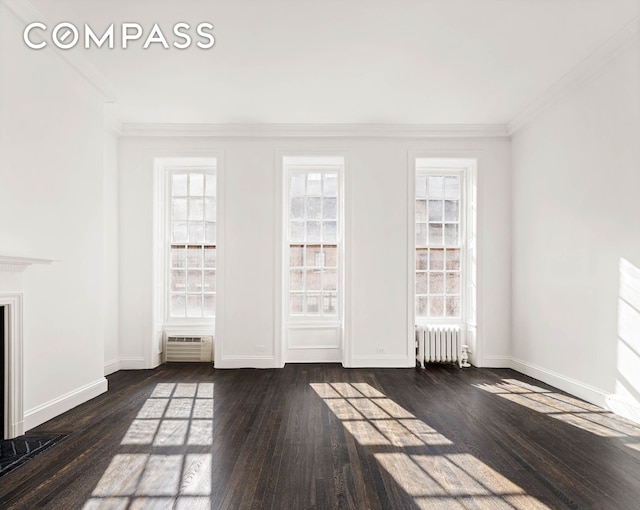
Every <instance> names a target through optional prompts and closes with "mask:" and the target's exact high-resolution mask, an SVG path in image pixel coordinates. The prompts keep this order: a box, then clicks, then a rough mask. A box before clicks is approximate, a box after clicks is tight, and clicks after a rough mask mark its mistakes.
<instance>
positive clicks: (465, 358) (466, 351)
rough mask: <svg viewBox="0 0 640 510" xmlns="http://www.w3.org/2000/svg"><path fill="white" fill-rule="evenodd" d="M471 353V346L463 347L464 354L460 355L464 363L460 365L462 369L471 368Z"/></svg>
mask: <svg viewBox="0 0 640 510" xmlns="http://www.w3.org/2000/svg"><path fill="white" fill-rule="evenodd" d="M470 352H471V351H470V350H469V346H468V345H463V346H462V353H461V355H460V357H461V358H462V362H461V363H460V366H461V367H462V368H468V367H470V366H471V363H469V353H470Z"/></svg>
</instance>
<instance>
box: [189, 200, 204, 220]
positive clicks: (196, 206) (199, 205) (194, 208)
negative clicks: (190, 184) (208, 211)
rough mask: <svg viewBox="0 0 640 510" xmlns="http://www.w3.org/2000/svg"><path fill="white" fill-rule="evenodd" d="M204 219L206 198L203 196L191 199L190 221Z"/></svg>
mask: <svg viewBox="0 0 640 510" xmlns="http://www.w3.org/2000/svg"><path fill="white" fill-rule="evenodd" d="M203 219H204V200H203V199H202V198H190V199H189V221H202V220H203Z"/></svg>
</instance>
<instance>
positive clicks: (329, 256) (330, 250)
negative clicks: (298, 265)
mask: <svg viewBox="0 0 640 510" xmlns="http://www.w3.org/2000/svg"><path fill="white" fill-rule="evenodd" d="M337 251H338V250H337V248H336V247H335V246H325V247H324V265H325V266H327V267H336V265H337Z"/></svg>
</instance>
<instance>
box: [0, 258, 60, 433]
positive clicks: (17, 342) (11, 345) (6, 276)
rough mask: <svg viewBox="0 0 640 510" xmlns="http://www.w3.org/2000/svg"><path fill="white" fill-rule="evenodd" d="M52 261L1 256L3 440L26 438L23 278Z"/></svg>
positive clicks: (0, 395)
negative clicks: (28, 272) (27, 271)
mask: <svg viewBox="0 0 640 510" xmlns="http://www.w3.org/2000/svg"><path fill="white" fill-rule="evenodd" d="M51 262H53V261H52V260H49V259H35V258H27V257H14V256H6V255H0V314H2V318H1V319H0V327H1V328H2V335H1V338H2V345H1V348H2V356H0V360H1V361H0V363H1V364H2V366H1V368H2V384H1V385H0V387H1V388H2V391H1V393H0V397H2V402H1V406H2V413H1V417H2V419H1V422H0V423H1V424H2V437H3V438H5V439H11V438H14V437H17V436H20V435H22V434H24V397H23V394H24V393H23V386H24V379H23V354H22V353H23V349H22V346H23V335H22V331H23V328H22V309H23V304H22V303H23V285H22V277H23V275H22V274H21V273H23V272H24V271H25V269H27V267H29V266H30V265H32V264H50V263H51Z"/></svg>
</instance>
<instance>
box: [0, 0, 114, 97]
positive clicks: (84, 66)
mask: <svg viewBox="0 0 640 510" xmlns="http://www.w3.org/2000/svg"><path fill="white" fill-rule="evenodd" d="M1 1H2V3H3V4H4V5H5V6H6V7H7V8H8V9H9V11H10V12H11V13H12V14H13V15H14V16H15V17H16V18H17V19H18V20H20V21H21V22H23V23H25V24H28V23H31V22H33V21H40V22H42V23H44V24H46V25H47V26H51V23H49V22H48V20H47V18H46V16H44V14H42V12H41V11H40V10H38V9H37V8H36V7H35V6H34V5H33V4H32V3H31V2H29V0H1ZM37 37H38V36H37V35H35V37H34V40H35V39H36V38H37ZM41 39H42V38H41ZM47 50H49V51H50V52H52V53H53V54H54V55H57V56H58V57H59V58H60V59H61V60H63V61H64V62H66V63H67V64H68V65H70V66H71V67H72V68H73V69H74V70H75V71H76V72H77V73H78V74H80V76H82V77H83V78H84V79H85V80H86V81H87V82H88V83H89V84H90V85H91V86H92V87H94V88H95V89H96V90H97V91H98V92H99V93H100V94H101V95H102V96H103V97H104V99H105V102H115V100H116V92H115V88H114V87H113V85H112V84H111V83H110V82H109V81H108V80H107V79H106V78H105V77H104V75H103V74H102V73H100V71H98V69H96V67H94V66H93V64H91V63H90V62H89V61H88V60H87V59H85V58H84V57H82V56H81V55H80V54H79V53H78V52H71V51H65V50H61V49H59V48H57V47H56V46H54V45H52V44H49V45H48V46H47V48H45V49H43V50H33V51H47Z"/></svg>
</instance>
